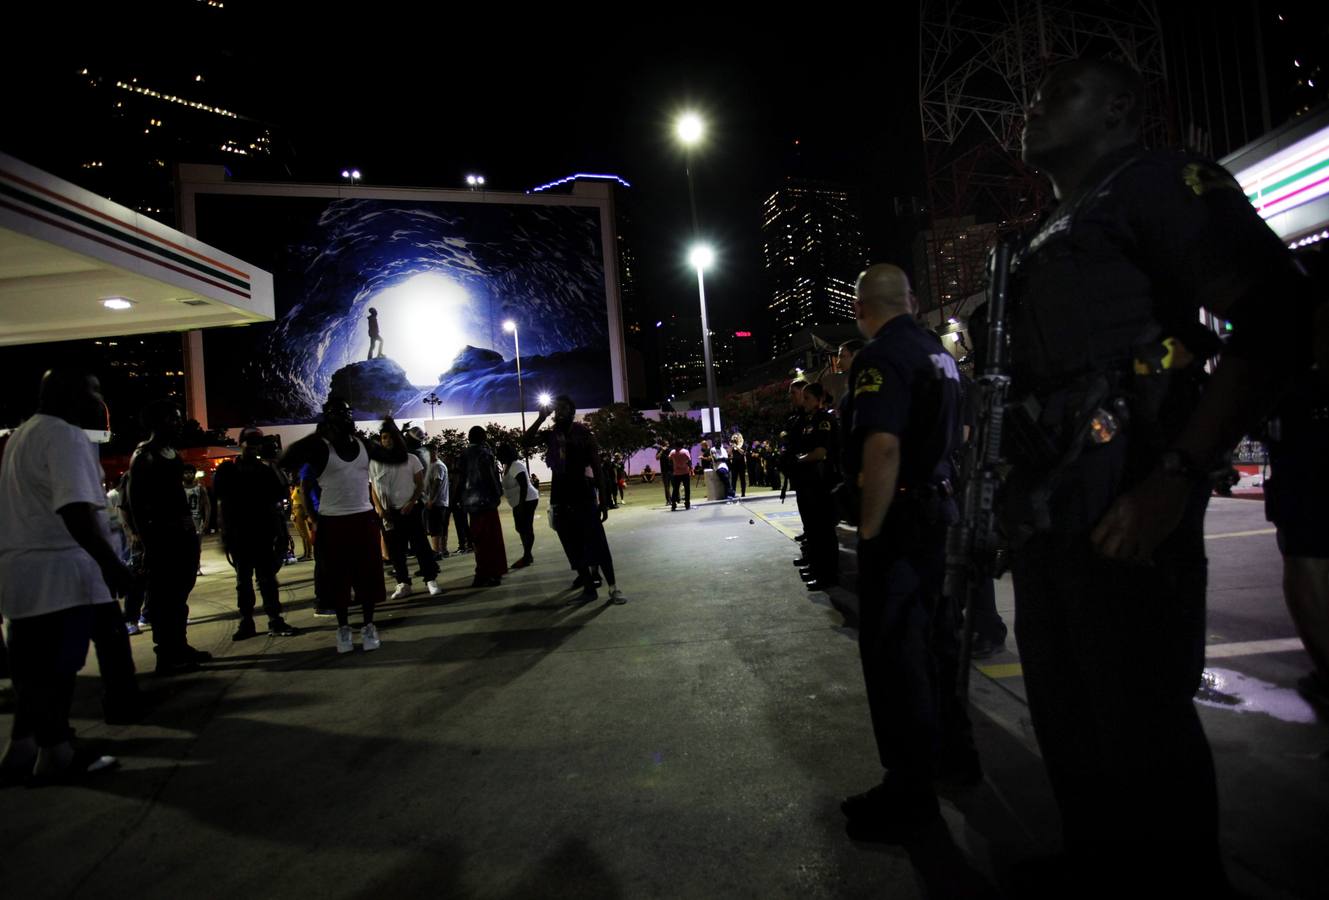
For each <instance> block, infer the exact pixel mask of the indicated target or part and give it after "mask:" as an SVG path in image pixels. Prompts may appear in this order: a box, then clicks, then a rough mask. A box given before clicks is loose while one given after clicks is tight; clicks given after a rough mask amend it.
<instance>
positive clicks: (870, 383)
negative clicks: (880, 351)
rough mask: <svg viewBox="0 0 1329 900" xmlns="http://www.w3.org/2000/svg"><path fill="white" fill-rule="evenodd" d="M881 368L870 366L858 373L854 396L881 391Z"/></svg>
mask: <svg viewBox="0 0 1329 900" xmlns="http://www.w3.org/2000/svg"><path fill="white" fill-rule="evenodd" d="M881 382H882V378H881V370H880V369H875V368H873V367H871V366H868V367H866V368H864V369H863V371H861V372H859V373H858V378H857V379H855V381H854V396H855V397H858V396H861V395H863V394H876V393H878V392H880V391H881Z"/></svg>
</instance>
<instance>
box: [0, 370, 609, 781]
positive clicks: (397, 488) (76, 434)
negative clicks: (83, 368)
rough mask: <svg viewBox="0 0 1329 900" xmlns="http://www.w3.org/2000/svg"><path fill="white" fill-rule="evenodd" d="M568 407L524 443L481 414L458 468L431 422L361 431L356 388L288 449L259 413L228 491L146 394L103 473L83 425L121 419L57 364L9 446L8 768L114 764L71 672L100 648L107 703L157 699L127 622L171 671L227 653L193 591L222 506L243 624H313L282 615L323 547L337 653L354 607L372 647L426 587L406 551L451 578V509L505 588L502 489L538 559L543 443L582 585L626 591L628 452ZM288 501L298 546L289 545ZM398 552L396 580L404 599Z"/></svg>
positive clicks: (487, 578) (469, 548)
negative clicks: (206, 632) (270, 440)
mask: <svg viewBox="0 0 1329 900" xmlns="http://www.w3.org/2000/svg"><path fill="white" fill-rule="evenodd" d="M553 409H554V427H553V428H552V429H549V430H548V431H541V430H540V429H541V426H542V425H543V424H544V422H545V420H546V418H547V417H548V415H549V411H548V410H545V411H544V412H543V413H542V415H541V416H540V418H539V419H538V420H537V421H536V423H535V424H534V425H533V426H532V427H531V429H530V430H529V431H528V432H526V433H525V434H523V435H522V436H521V441H522V447H521V451H522V452H521V453H520V454H519V452H518V448H517V447H514V446H511V445H504V446H500V447H499V448H497V450H495V449H494V448H492V447H491V446H490V444H489V440H488V435H487V433H486V431H485V429H484V428H480V427H476V428H472V429H471V430H470V432H469V434H468V444H467V446H466V448H465V450H464V451H463V452H462V453H461V454H460V456H459V457H458V458H456V459H455V460H454V465H453V467H452V471H451V472H449V467H448V466H447V465H446V464H445V463H444V461H443V460H442V459H441V458H440V457H439V453H438V449H437V448H436V447H434V446H431V445H429V444H428V443H427V436H426V435H425V433H424V431H423V430H422V429H420V428H419V427H418V426H417V427H408V428H407V429H406V430H405V431H404V432H403V431H402V430H401V429H399V428H398V427H397V425H396V423H394V422H393V421H392V420H391V419H385V420H384V421H383V423H382V426H381V428H380V430H379V434H378V436H377V439H376V440H372V439H370V438H369V437H367V436H365V435H362V434H360V433H358V432H357V431H356V429H355V425H354V423H353V421H352V418H351V409H350V407H349V406H348V405H347V404H346V402H345V401H343V400H341V399H340V398H337V397H330V398H329V399H328V402H327V403H326V404H325V405H324V408H323V413H322V416H321V418H320V421H319V423H318V426H317V428H316V429H315V431H314V433H312V434H310V435H308V436H307V437H305V438H302V439H300V440H298V441H296V442H295V443H293V444H292V445H291V446H290V447H289V448H287V449H286V451H285V453H283V454H282V455H281V458H280V459H278V460H272V459H267V458H264V448H265V441H264V434H263V432H262V431H261V430H260V429H258V428H254V427H248V428H244V429H242V430H241V431H240V435H239V444H240V452H239V454H238V455H237V456H236V457H235V458H234V459H231V460H228V461H226V462H224V463H222V464H221V465H220V466H219V467H218V468H217V470H216V473H215V476H214V480H213V490H212V495H211V497H212V498H215V507H214V502H213V499H211V498H210V496H209V494H208V493H207V492H206V491H204V490H203V489H202V486H201V485H199V484H197V483H196V481H195V470H194V467H193V466H192V465H188V466H187V465H186V464H185V462H184V460H183V458H182V456H181V454H180V452H179V451H178V450H177V449H176V447H175V442H176V439H177V438H178V436H179V433H180V429H181V427H182V425H183V417H182V414H181V411H180V408H179V407H178V406H177V405H176V404H175V403H174V402H173V401H169V400H163V401H160V402H156V403H152V404H150V405H149V406H148V407H147V408H145V409H144V410H143V411H142V414H141V420H142V423H143V426H144V428H145V429H146V430H147V432H148V438H147V440H145V441H144V442H143V443H142V444H140V445H139V446H138V448H137V449H136V450H135V451H134V454H133V457H132V459H131V462H130V465H129V468H128V471H126V472H125V473H124V476H123V477H122V478H121V479H120V481H119V482H118V483H116V484H115V485H114V486H113V487H112V488H111V489H110V490H107V489H106V487H105V481H104V475H103V472H102V467H101V463H100V460H99V455H98V452H97V448H96V445H94V444H93V443H92V442H91V441H90V440H89V438H88V436H87V435H86V434H85V433H84V431H83V428H84V427H87V426H88V425H89V423H95V422H104V421H105V418H106V407H105V402H104V400H103V399H102V396H101V393H100V385H99V382H98V380H97V378H96V377H94V376H91V375H87V374H85V373H82V372H79V371H76V370H66V369H55V370H51V371H49V372H47V373H46V375H45V377H44V378H43V381H42V386H41V393H40V397H39V403H38V411H37V413H36V414H35V415H34V416H32V417H31V418H29V419H28V420H27V421H26V422H24V423H23V425H21V426H20V427H19V428H18V429H16V430H15V431H14V432H13V434H12V435H11V436H10V438H9V439H8V441H7V443H6V444H5V448H4V456H3V458H2V459H0V564H2V565H0V612H3V616H4V619H5V621H6V622H7V623H8V628H9V640H8V641H7V642H5V641H0V677H8V678H11V679H12V681H13V684H14V695H15V696H14V702H15V718H14V727H13V731H12V734H11V737H10V741H9V744H8V745H7V747H6V750H5V752H4V755H3V756H2V757H0V782H3V783H12V782H19V781H31V782H34V783H43V782H55V781H61V782H64V781H74V780H77V779H79V778H81V777H83V776H86V775H88V774H90V773H93V772H97V771H100V770H102V769H105V768H107V767H109V766H113V765H114V764H115V761H114V760H113V759H111V758H110V757H100V756H97V757H93V756H88V755H84V754H83V753H82V752H81V751H79V750H78V749H77V748H76V746H75V745H74V743H73V741H72V738H73V731H72V729H71V728H70V726H69V711H70V704H71V702H72V699H73V688H74V680H75V676H76V674H77V673H78V671H79V670H80V669H82V667H83V664H84V662H85V660H86V656H87V651H88V648H89V647H90V646H95V647H96V652H97V658H98V663H99V667H100V670H101V680H102V684H103V689H104V714H105V717H106V719H107V721H108V722H114V723H124V722H130V721H135V720H137V718H138V717H139V715H140V714H141V712H142V709H141V703H140V695H139V692H138V684H137V677H136V672H135V667H134V662H133V656H132V653H131V648H130V644H129V640H130V637H131V636H132V635H136V634H140V633H142V632H143V631H145V630H150V631H151V634H152V641H153V645H154V647H153V649H154V653H155V656H156V667H155V671H156V674H157V675H161V676H171V675H178V674H180V673H184V672H190V671H195V670H197V669H198V668H199V667H200V666H201V665H202V664H204V663H207V662H208V661H209V660H210V659H211V658H212V657H211V654H210V653H208V652H207V651H204V650H200V649H197V648H195V647H193V646H191V645H190V643H189V640H188V622H189V606H188V603H189V596H190V593H191V592H192V591H193V589H194V586H195V580H196V578H197V576H198V574H199V573H200V568H199V562H200V557H201V549H202V535H203V533H204V531H205V530H206V529H207V528H208V526H209V525H210V524H214V521H215V525H216V529H217V532H218V534H219V535H220V544H221V549H222V551H223V553H224V554H225V556H226V559H227V561H228V562H229V563H230V565H231V566H232V567H233V569H234V571H235V579H236V582H235V585H236V587H235V589H236V605H237V609H238V612H239V622H238V624H237V627H236V630H235V631H234V633H233V634H232V640H234V641H243V640H247V639H249V638H252V637H254V636H256V635H257V634H258V633H259V632H258V626H257V625H256V623H255V607H256V605H257V601H258V599H259V598H261V600H262V606H263V613H264V615H265V617H266V619H267V633H268V634H270V635H273V636H276V637H291V636H294V635H296V634H299V633H300V630H299V629H298V628H296V627H294V626H292V625H290V624H289V623H288V622H287V621H286V619H285V616H284V610H283V606H282V602H281V597H280V588H279V583H278V574H279V573H280V571H281V568H282V566H283V565H284V564H285V563H286V562H288V561H291V562H296V561H299V560H301V559H310V558H312V559H313V561H314V589H315V606H316V615H328V616H335V617H336V620H337V627H336V631H335V646H336V650H337V652H338V653H348V652H351V651H352V650H353V649H354V647H355V634H354V631H353V629H352V627H351V618H350V613H351V608H352V607H353V606H357V607H359V609H360V612H361V616H360V619H361V621H360V633H359V638H360V646H361V648H362V649H363V650H366V651H373V650H376V649H378V648H379V647H380V646H381V644H382V638H381V636H380V635H379V632H378V628H377V626H376V625H375V621H374V616H375V610H376V609H377V608H378V607H379V606H381V605H382V604H383V603H385V602H387V601H388V600H389V599H391V600H403V599H406V598H407V597H409V596H410V595H411V593H412V572H411V568H410V564H409V562H408V556H409V557H412V558H413V559H414V562H415V565H416V567H417V568H416V569H415V570H414V575H415V576H417V577H420V578H422V579H423V580H424V582H425V586H426V588H427V590H428V592H429V595H430V596H438V595H440V594H442V593H444V589H443V588H442V587H441V586H440V585H439V583H438V580H437V579H438V576H439V572H440V569H439V561H440V560H441V559H442V558H443V557H444V556H445V555H448V551H447V536H448V522H449V519H450V518H451V519H452V521H453V522H454V523H455V524H456V526H457V535H458V542H459V543H458V552H462V553H470V554H473V557H474V560H475V573H474V579H473V581H472V582H471V586H472V587H473V588H486V587H493V586H495V585H497V584H499V583H500V582H501V579H502V578H503V576H505V575H506V574H508V572H509V566H508V563H507V551H506V549H505V546H504V540H503V527H502V524H501V520H500V518H499V510H500V508H501V507H502V506H503V504H504V501H506V503H507V505H508V506H509V507H510V508H511V509H512V515H513V519H514V524H515V526H516V531H517V533H518V535H519V536H520V539H521V542H522V555H521V557H520V558H519V559H518V560H517V561H516V562H514V563H513V565H512V567H511V568H514V569H522V568H526V567H528V566H530V565H532V564H533V563H534V561H535V558H534V555H533V549H534V545H535V528H534V520H535V515H536V510H537V508H538V506H539V503H540V491H539V487H538V485H537V484H536V482H535V480H534V479H533V478H532V476H531V474H530V471H529V469H528V467H527V465H526V463H525V462H524V461H523V459H522V456H523V455H524V454H525V453H526V452H528V451H529V450H530V449H532V448H535V447H537V446H540V445H544V447H545V449H546V452H547V455H548V458H549V462H550V469H551V471H552V473H553V480H552V484H551V490H550V519H551V524H552V525H553V526H554V529H555V531H556V532H557V534H558V537H559V540H560V542H561V543H562V545H563V548H564V550H565V552H566V556H567V560H568V563H569V565H570V567H571V569H572V570H573V571H575V572H576V573H577V578H576V581H575V583H574V584H573V589H574V590H577V591H578V594H577V595H576V597H575V599H574V600H573V601H570V602H577V603H586V602H589V601H593V600H595V599H597V597H598V594H597V588H599V587H601V586H607V588H608V593H609V602H610V603H613V604H622V603H625V602H626V596H625V594H624V593H623V591H622V590H621V589H620V588H619V586H618V584H617V580H616V573H615V570H614V562H613V556H612V554H611V553H610V549H609V542H608V539H607V537H606V535H605V531H604V522H605V521H606V520H607V518H608V515H609V509H610V507H611V504H612V503H613V502H614V497H615V496H616V495H618V494H619V491H620V485H619V484H618V483H617V481H616V479H615V478H614V477H613V476H614V474H615V468H614V467H613V466H602V465H601V464H600V460H601V454H600V452H599V449H598V448H597V447H596V444H595V439H594V436H593V435H592V434H591V432H590V431H589V429H587V428H586V427H585V426H584V425H581V424H579V423H576V422H574V421H573V418H574V415H575V407H574V405H573V403H572V400H571V399H570V398H568V397H565V396H562V397H559V398H558V399H557V401H556V402H555V404H554V407H553ZM288 510H289V517H290V520H289V521H290V524H293V525H294V527H295V529H296V531H297V533H298V535H299V537H300V540H301V544H302V550H303V552H302V554H301V556H300V557H293V554H292V549H291V548H292V543H293V542H292V538H291V535H290V525H288ZM385 559H386V562H387V564H389V565H390V566H391V568H392V575H393V577H394V578H395V581H396V589H395V590H394V591H393V593H392V595H391V597H390V598H389V595H388V593H387V588H386V584H385V581H384V574H383V566H384V564H385ZM255 583H257V587H258V591H257V596H256V594H255V589H254V588H255ZM118 598H124V606H123V608H122V607H121V605H120V602H119V600H118Z"/></svg>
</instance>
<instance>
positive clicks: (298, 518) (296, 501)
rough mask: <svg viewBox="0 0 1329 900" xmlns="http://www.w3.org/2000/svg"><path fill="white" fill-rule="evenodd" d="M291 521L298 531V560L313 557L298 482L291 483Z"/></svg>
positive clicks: (307, 521)
mask: <svg viewBox="0 0 1329 900" xmlns="http://www.w3.org/2000/svg"><path fill="white" fill-rule="evenodd" d="M291 521H292V522H294V523H295V530H296V531H297V532H299V533H300V547H301V549H300V557H299V558H300V560H302V561H303V560H307V559H313V558H314V547H313V545H312V544H311V543H310V539H309V516H308V515H306V513H305V492H304V487H303V486H302V485H301V484H300V482H298V481H297V482H295V483H293V484H292V485H291Z"/></svg>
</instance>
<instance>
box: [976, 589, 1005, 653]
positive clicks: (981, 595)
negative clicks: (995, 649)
mask: <svg viewBox="0 0 1329 900" xmlns="http://www.w3.org/2000/svg"><path fill="white" fill-rule="evenodd" d="M977 588H978V589H977V590H976V591H975V593H974V621H973V632H974V634H975V635H977V636H979V637H984V638H987V639H988V640H992V641H997V642H1000V641H1004V640H1006V623H1005V622H1003V621H1002V619H1001V613H999V612H997V585H996V582H994V581H993V580H992V579H991V578H984V579H982V580H981V581H980V582H979V584H978V586H977Z"/></svg>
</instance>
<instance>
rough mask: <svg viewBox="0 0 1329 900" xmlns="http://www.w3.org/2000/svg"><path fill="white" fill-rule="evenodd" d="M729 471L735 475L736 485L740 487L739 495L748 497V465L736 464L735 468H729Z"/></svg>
mask: <svg viewBox="0 0 1329 900" xmlns="http://www.w3.org/2000/svg"><path fill="white" fill-rule="evenodd" d="M729 471H730V473H731V474H732V475H733V478H734V484H737V485H738V488H739V495H740V496H742V497H746V496H747V495H748V467H747V463H735V464H734V465H733V466H731V467H730V468H729ZM754 483H755V482H754Z"/></svg>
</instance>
